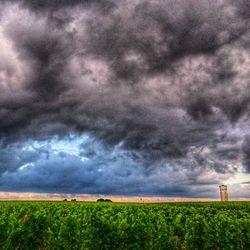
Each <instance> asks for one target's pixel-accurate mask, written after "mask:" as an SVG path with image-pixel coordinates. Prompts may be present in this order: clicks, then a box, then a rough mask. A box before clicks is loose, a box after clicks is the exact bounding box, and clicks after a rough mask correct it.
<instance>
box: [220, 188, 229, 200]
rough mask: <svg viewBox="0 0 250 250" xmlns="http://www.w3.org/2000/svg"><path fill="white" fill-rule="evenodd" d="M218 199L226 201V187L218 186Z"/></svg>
mask: <svg viewBox="0 0 250 250" xmlns="http://www.w3.org/2000/svg"><path fill="white" fill-rule="evenodd" d="M220 199H221V201H228V193H227V185H220Z"/></svg>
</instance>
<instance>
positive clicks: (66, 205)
mask: <svg viewBox="0 0 250 250" xmlns="http://www.w3.org/2000/svg"><path fill="white" fill-rule="evenodd" d="M0 249H32V250H33V249H93V250H98V249H171V250H172V249H233V250H234V249H250V203H249V202H228V203H219V202H215V203H164V204H163V203H162V204H121V203H85V202H69V201H68V202H0Z"/></svg>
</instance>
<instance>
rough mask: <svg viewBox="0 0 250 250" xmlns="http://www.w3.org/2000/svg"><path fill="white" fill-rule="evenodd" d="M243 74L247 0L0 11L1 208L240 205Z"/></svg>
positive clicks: (245, 112)
mask: <svg viewBox="0 0 250 250" xmlns="http://www.w3.org/2000/svg"><path fill="white" fill-rule="evenodd" d="M249 68H250V3H249V1H248V0H218V1H214V0H134V1H130V0H75V1H70V0H61V1H58V0H36V1H34V0H1V2H0V194H1V195H0V198H1V196H2V198H6V197H9V195H11V193H12V194H13V197H18V194H19V193H26V196H25V197H28V196H29V194H30V195H31V196H30V197H38V196H39V195H41V196H42V195H44V197H45V196H46V195H47V196H46V197H50V198H51V197H61V196H60V195H62V196H63V195H69V197H71V196H72V197H78V196H77V195H83V196H82V197H99V196H100V195H104V196H107V197H143V196H145V197H146V196H148V197H169V198H171V199H173V200H174V199H177V198H176V197H179V198H180V199H184V198H190V199H191V198H192V199H208V198H210V199H217V198H218V197H219V192H218V186H219V185H220V184H227V185H228V187H229V197H231V198H233V199H250V71H249ZM32 195H33V196H32ZM124 199H125V198H124ZM131 199H132V198H131ZM134 199H137V198H134Z"/></svg>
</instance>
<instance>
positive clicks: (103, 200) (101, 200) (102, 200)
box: [97, 198, 112, 202]
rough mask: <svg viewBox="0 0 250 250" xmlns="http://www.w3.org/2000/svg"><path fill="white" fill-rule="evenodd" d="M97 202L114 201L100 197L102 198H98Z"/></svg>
mask: <svg viewBox="0 0 250 250" xmlns="http://www.w3.org/2000/svg"><path fill="white" fill-rule="evenodd" d="M97 202H112V200H110V199H102V198H100V199H98V200H97Z"/></svg>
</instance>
